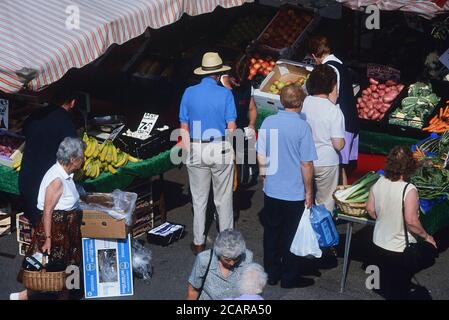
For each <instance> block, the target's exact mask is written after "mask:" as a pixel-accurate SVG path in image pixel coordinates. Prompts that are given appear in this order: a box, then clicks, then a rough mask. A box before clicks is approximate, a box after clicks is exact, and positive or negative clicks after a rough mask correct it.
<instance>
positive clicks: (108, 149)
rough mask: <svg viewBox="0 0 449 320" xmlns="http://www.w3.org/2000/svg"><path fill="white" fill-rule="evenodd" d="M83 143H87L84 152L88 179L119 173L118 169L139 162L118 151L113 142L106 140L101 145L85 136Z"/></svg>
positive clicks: (85, 170)
mask: <svg viewBox="0 0 449 320" xmlns="http://www.w3.org/2000/svg"><path fill="white" fill-rule="evenodd" d="M83 141H84V142H85V143H86V146H87V147H86V150H85V151H84V158H85V162H84V167H83V171H84V174H85V176H86V177H88V178H93V179H95V178H97V177H98V176H99V175H100V173H102V172H109V173H112V174H116V173H117V169H118V168H121V167H124V166H126V164H127V163H128V161H130V162H138V161H140V160H139V159H136V158H134V157H132V156H130V155H129V154H127V153H125V152H123V151H121V150H120V149H117V148H116V147H115V146H114V144H113V143H112V141H111V140H105V141H104V142H103V143H102V144H100V143H99V142H98V141H97V139H95V138H94V137H91V136H88V135H87V134H86V133H84V135H83Z"/></svg>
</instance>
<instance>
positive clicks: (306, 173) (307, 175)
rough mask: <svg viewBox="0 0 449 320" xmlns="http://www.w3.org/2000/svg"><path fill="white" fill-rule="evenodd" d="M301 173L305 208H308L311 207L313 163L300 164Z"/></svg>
mask: <svg viewBox="0 0 449 320" xmlns="http://www.w3.org/2000/svg"><path fill="white" fill-rule="evenodd" d="M301 173H302V180H303V181H304V187H305V190H306V200H305V206H306V208H310V207H312V205H313V162H312V161H306V162H301Z"/></svg>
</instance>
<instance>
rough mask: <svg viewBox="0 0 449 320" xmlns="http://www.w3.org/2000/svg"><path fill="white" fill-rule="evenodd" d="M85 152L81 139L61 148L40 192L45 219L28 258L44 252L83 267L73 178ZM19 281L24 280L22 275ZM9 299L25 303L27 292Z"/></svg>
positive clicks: (69, 140) (57, 260)
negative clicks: (81, 264)
mask: <svg viewBox="0 0 449 320" xmlns="http://www.w3.org/2000/svg"><path fill="white" fill-rule="evenodd" d="M84 149H85V144H84V142H82V141H81V140H80V139H78V138H69V137H68V138H65V139H64V140H63V141H62V142H61V144H60V145H59V148H58V151H57V153H56V160H57V162H56V163H55V164H54V165H53V166H52V167H51V168H50V169H49V170H48V171H47V173H46V174H45V176H44V178H43V179H42V182H41V185H40V188H39V196H38V199H37V208H38V209H39V210H41V211H42V212H43V215H42V219H41V221H40V223H39V225H38V227H37V229H36V230H35V232H34V234H33V239H32V242H31V246H30V249H29V250H28V252H27V256H31V255H33V254H34V253H36V252H42V253H47V254H48V255H49V257H50V261H53V262H55V263H62V264H64V265H66V266H68V265H78V266H79V265H80V262H81V231H80V226H81V211H80V210H79V209H78V202H79V194H78V191H77V189H76V186H75V183H74V181H73V176H74V173H75V172H76V171H77V170H79V169H80V168H81V166H82V165H83V162H84ZM18 280H19V281H20V282H21V280H22V275H21V273H19V277H18ZM10 299H11V300H26V299H28V291H27V290H25V291H22V292H20V293H13V294H11V296H10Z"/></svg>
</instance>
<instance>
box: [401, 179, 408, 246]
mask: <svg viewBox="0 0 449 320" xmlns="http://www.w3.org/2000/svg"><path fill="white" fill-rule="evenodd" d="M409 184H410V183H407V184H406V185H405V188H404V191H403V192H402V220H403V221H404V232H405V246H406V247H408V246H409V245H410V243H409V241H408V231H407V223H406V222H405V205H404V202H405V192H406V191H407V188H408V186H409Z"/></svg>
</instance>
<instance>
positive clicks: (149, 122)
mask: <svg viewBox="0 0 449 320" xmlns="http://www.w3.org/2000/svg"><path fill="white" fill-rule="evenodd" d="M158 118H159V115H158V114H152V113H145V114H144V115H143V118H142V121H140V124H139V128H138V129H137V133H139V134H146V135H148V136H149V135H150V134H151V131H152V130H153V128H154V125H155V124H156V121H157V119H158Z"/></svg>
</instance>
